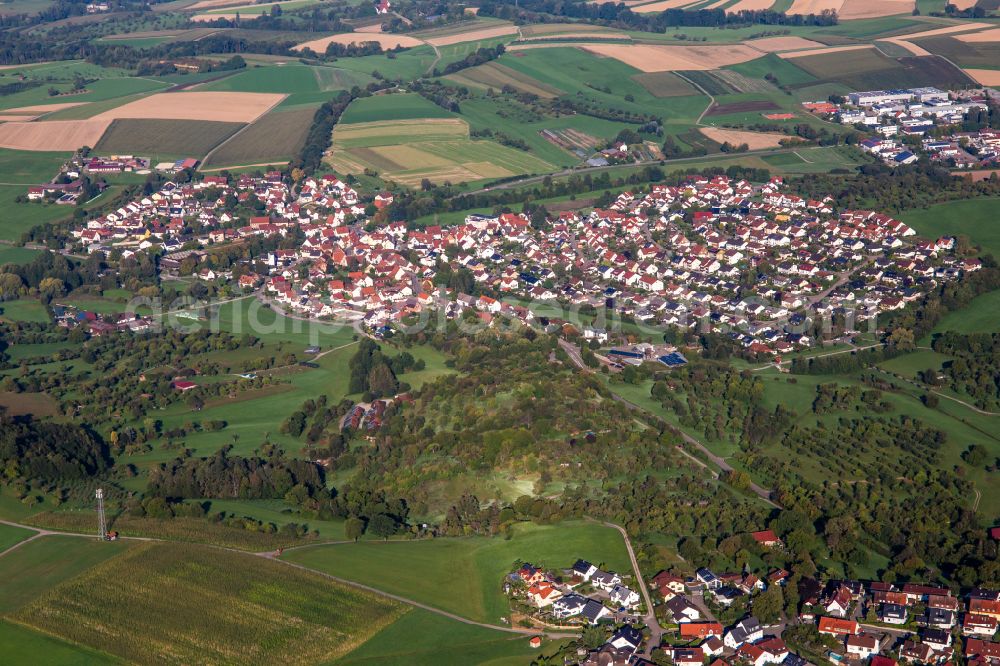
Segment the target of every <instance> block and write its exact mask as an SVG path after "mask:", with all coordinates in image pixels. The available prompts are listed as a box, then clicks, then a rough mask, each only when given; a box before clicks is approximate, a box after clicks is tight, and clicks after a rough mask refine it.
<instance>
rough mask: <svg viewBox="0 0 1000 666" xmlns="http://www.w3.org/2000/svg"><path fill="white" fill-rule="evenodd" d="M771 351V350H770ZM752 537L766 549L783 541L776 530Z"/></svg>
mask: <svg viewBox="0 0 1000 666" xmlns="http://www.w3.org/2000/svg"><path fill="white" fill-rule="evenodd" d="M768 351H770V350H768ZM750 536H752V537H753V540H754V541H756V542H757V543H759V544H760V545H762V546H764V547H766V548H773V547H774V546H780V545H781V539H779V538H778V535H777V534H775V533H774V530H761V531H759V532H751V533H750Z"/></svg>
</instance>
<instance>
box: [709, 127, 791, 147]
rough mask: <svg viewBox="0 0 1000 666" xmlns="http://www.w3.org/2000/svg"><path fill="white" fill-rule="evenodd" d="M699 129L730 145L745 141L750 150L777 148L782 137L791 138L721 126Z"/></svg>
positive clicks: (716, 140) (717, 140)
mask: <svg viewBox="0 0 1000 666" xmlns="http://www.w3.org/2000/svg"><path fill="white" fill-rule="evenodd" d="M699 131H700V132H701V133H702V134H704V135H705V136H707V137H708V138H709V139H711V140H712V141H715V142H716V143H719V144H722V143H728V144H729V145H731V146H739V145H742V144H744V143H745V144H747V146H748V147H749V148H750V150H763V149H765V148H777V147H779V146H780V145H781V143H780V142H781V140H782V139H792V138H793V137H788V136H785V135H784V134H772V133H770V132H746V131H743V130H732V129H722V128H721V127H701V128H699Z"/></svg>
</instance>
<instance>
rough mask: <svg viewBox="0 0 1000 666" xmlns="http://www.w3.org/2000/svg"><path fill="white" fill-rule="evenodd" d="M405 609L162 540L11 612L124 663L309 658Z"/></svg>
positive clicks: (264, 563)
mask: <svg viewBox="0 0 1000 666" xmlns="http://www.w3.org/2000/svg"><path fill="white" fill-rule="evenodd" d="M97 545H99V546H102V547H105V548H106V547H107V545H108V544H104V543H99V544H97ZM15 552H16V551H15ZM0 566H3V564H2V563H0ZM402 612H403V608H402V607H401V606H400V605H399V604H396V603H395V602H392V601H389V600H387V599H384V598H382V597H378V596H376V595H373V594H369V593H365V592H360V591H357V590H354V589H350V588H347V587H344V586H341V585H338V584H336V583H334V582H332V581H330V580H328V579H325V578H323V577H321V576H317V575H314V574H310V573H307V572H303V571H300V570H298V569H293V568H291V567H287V566H284V565H282V564H280V563H278V562H273V561H269V560H265V559H262V558H258V557H255V556H253V555H249V554H246V555H244V554H239V553H234V552H231V551H225V550H221V549H217V548H209V547H205V546H195V545H181V544H174V543H160V544H143V545H138V546H134V547H132V548H130V549H129V550H128V552H126V553H124V554H122V555H121V556H119V557H116V558H114V559H112V560H109V561H106V562H104V563H103V564H99V565H97V566H93V567H91V568H89V570H87V571H86V572H85V573H83V574H82V575H78V576H76V577H75V578H73V579H71V580H68V581H66V582H64V583H62V584H60V585H58V586H57V587H55V588H53V589H50V590H49V591H47V592H45V593H44V594H42V595H41V596H40V597H39V598H37V599H36V600H34V601H33V602H31V603H29V604H27V605H26V606H24V607H22V608H21V609H20V610H18V611H17V612H16V613H15V614H14V619H16V620H17V621H19V622H22V623H24V624H27V625H28V626H31V627H34V628H37V629H39V630H41V631H44V632H46V633H48V634H51V635H54V636H59V637H62V638H65V639H67V640H70V641H73V642H77V643H82V644H85V645H88V646H89V647H92V648H94V649H97V650H101V651H104V652H108V653H110V654H113V655H116V656H118V657H120V658H122V659H124V660H127V661H130V662H138V663H150V662H152V661H158V660H160V659H161V658H162V655H166V654H169V655H171V659H172V660H174V661H176V662H177V663H195V662H198V663H205V662H214V663H222V662H229V663H232V662H240V663H247V664H256V663H259V664H264V663H274V662H275V660H278V659H280V660H282V661H284V662H286V663H302V664H305V663H317V662H324V661H329V660H331V659H335V658H337V657H339V656H342V655H344V654H346V653H348V652H350V651H351V650H352V649H354V648H355V647H356V646H359V645H361V644H362V643H364V642H365V641H366V640H367V639H368V638H369V637H370V636H371V635H372V634H374V633H375V632H377V631H378V630H379V629H381V628H382V627H385V626H387V625H389V624H390V623H392V622H393V621H394V620H395V619H396V618H397V617H399V615H400V614H401V613H402ZM292 654H294V657H290V656H289V655H292Z"/></svg>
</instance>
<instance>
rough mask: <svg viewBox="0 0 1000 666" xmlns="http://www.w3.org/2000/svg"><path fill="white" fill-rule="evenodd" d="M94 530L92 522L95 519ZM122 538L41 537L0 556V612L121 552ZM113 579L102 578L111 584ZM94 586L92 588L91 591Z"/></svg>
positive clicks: (20, 606) (30, 598) (24, 603)
mask: <svg viewBox="0 0 1000 666" xmlns="http://www.w3.org/2000/svg"><path fill="white" fill-rule="evenodd" d="M94 531H95V533H96V522H95V530H94ZM128 547H129V546H128V544H127V543H126V542H124V541H117V542H106V541H98V540H97V537H96V536H95V537H94V538H93V539H84V538H81V537H69V536H45V537H41V538H39V539H35V540H34V541H32V542H31V543H26V544H24V545H23V546H21V547H20V548H18V549H17V550H13V551H11V552H10V553H7V554H6V555H4V556H3V557H2V558H0V613H12V612H14V611H17V610H19V609H20V608H22V607H24V606H26V605H28V604H29V603H31V602H32V601H34V600H35V599H37V598H38V597H39V596H41V595H42V594H43V593H45V592H47V591H49V590H50V589H52V588H53V587H55V586H57V585H59V584H60V583H62V582H63V581H66V580H69V579H70V578H73V577H75V576H77V575H79V574H81V573H83V572H84V571H86V570H87V569H89V568H91V567H93V566H95V565H97V564H99V563H100V562H103V561H105V560H107V559H108V558H110V557H113V556H115V555H118V554H120V553H123V552H125V550H126V549H127V548H128ZM113 580H114V579H113V578H110V579H108V580H107V581H105V584H104V585H102V586H101V587H106V586H107V585H113V582H112V581H113ZM96 589H98V588H95V590H96Z"/></svg>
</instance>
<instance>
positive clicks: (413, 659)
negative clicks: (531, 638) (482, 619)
mask: <svg viewBox="0 0 1000 666" xmlns="http://www.w3.org/2000/svg"><path fill="white" fill-rule="evenodd" d="M546 647H547V646H546V645H545V644H543V646H542V651H544V650H545V648H546ZM537 652H538V650H535V649H532V648H531V647H529V646H528V639H527V637H526V636H513V635H511V634H508V633H504V632H500V631H493V630H491V629H485V628H483V627H476V626H472V625H468V624H464V623H462V622H456V621H454V620H449V619H448V618H445V617H442V616H440V615H435V614H434V613H431V612H429V611H425V610H421V609H419V608H415V609H413V610H411V611H410V612H408V613H407V614H406V615H404V616H402V617H401V618H399V619H398V620H396V621H395V622H394V623H392V624H391V625H389V626H388V627H386V628H385V629H383V630H382V631H380V632H379V633H377V634H375V635H374V636H372V637H371V639H370V640H369V641H368V642H367V643H365V644H364V645H362V646H361V647H359V648H358V649H356V650H354V651H353V652H351V653H350V654H348V655H347V656H345V657H343V658H341V659H339V660H338V661H336V662H335V664H337V666H472V665H474V664H489V666H524V664H526V663H528V660H529V659H530V657H531V655H532V654H533V653H535V654H537Z"/></svg>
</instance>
